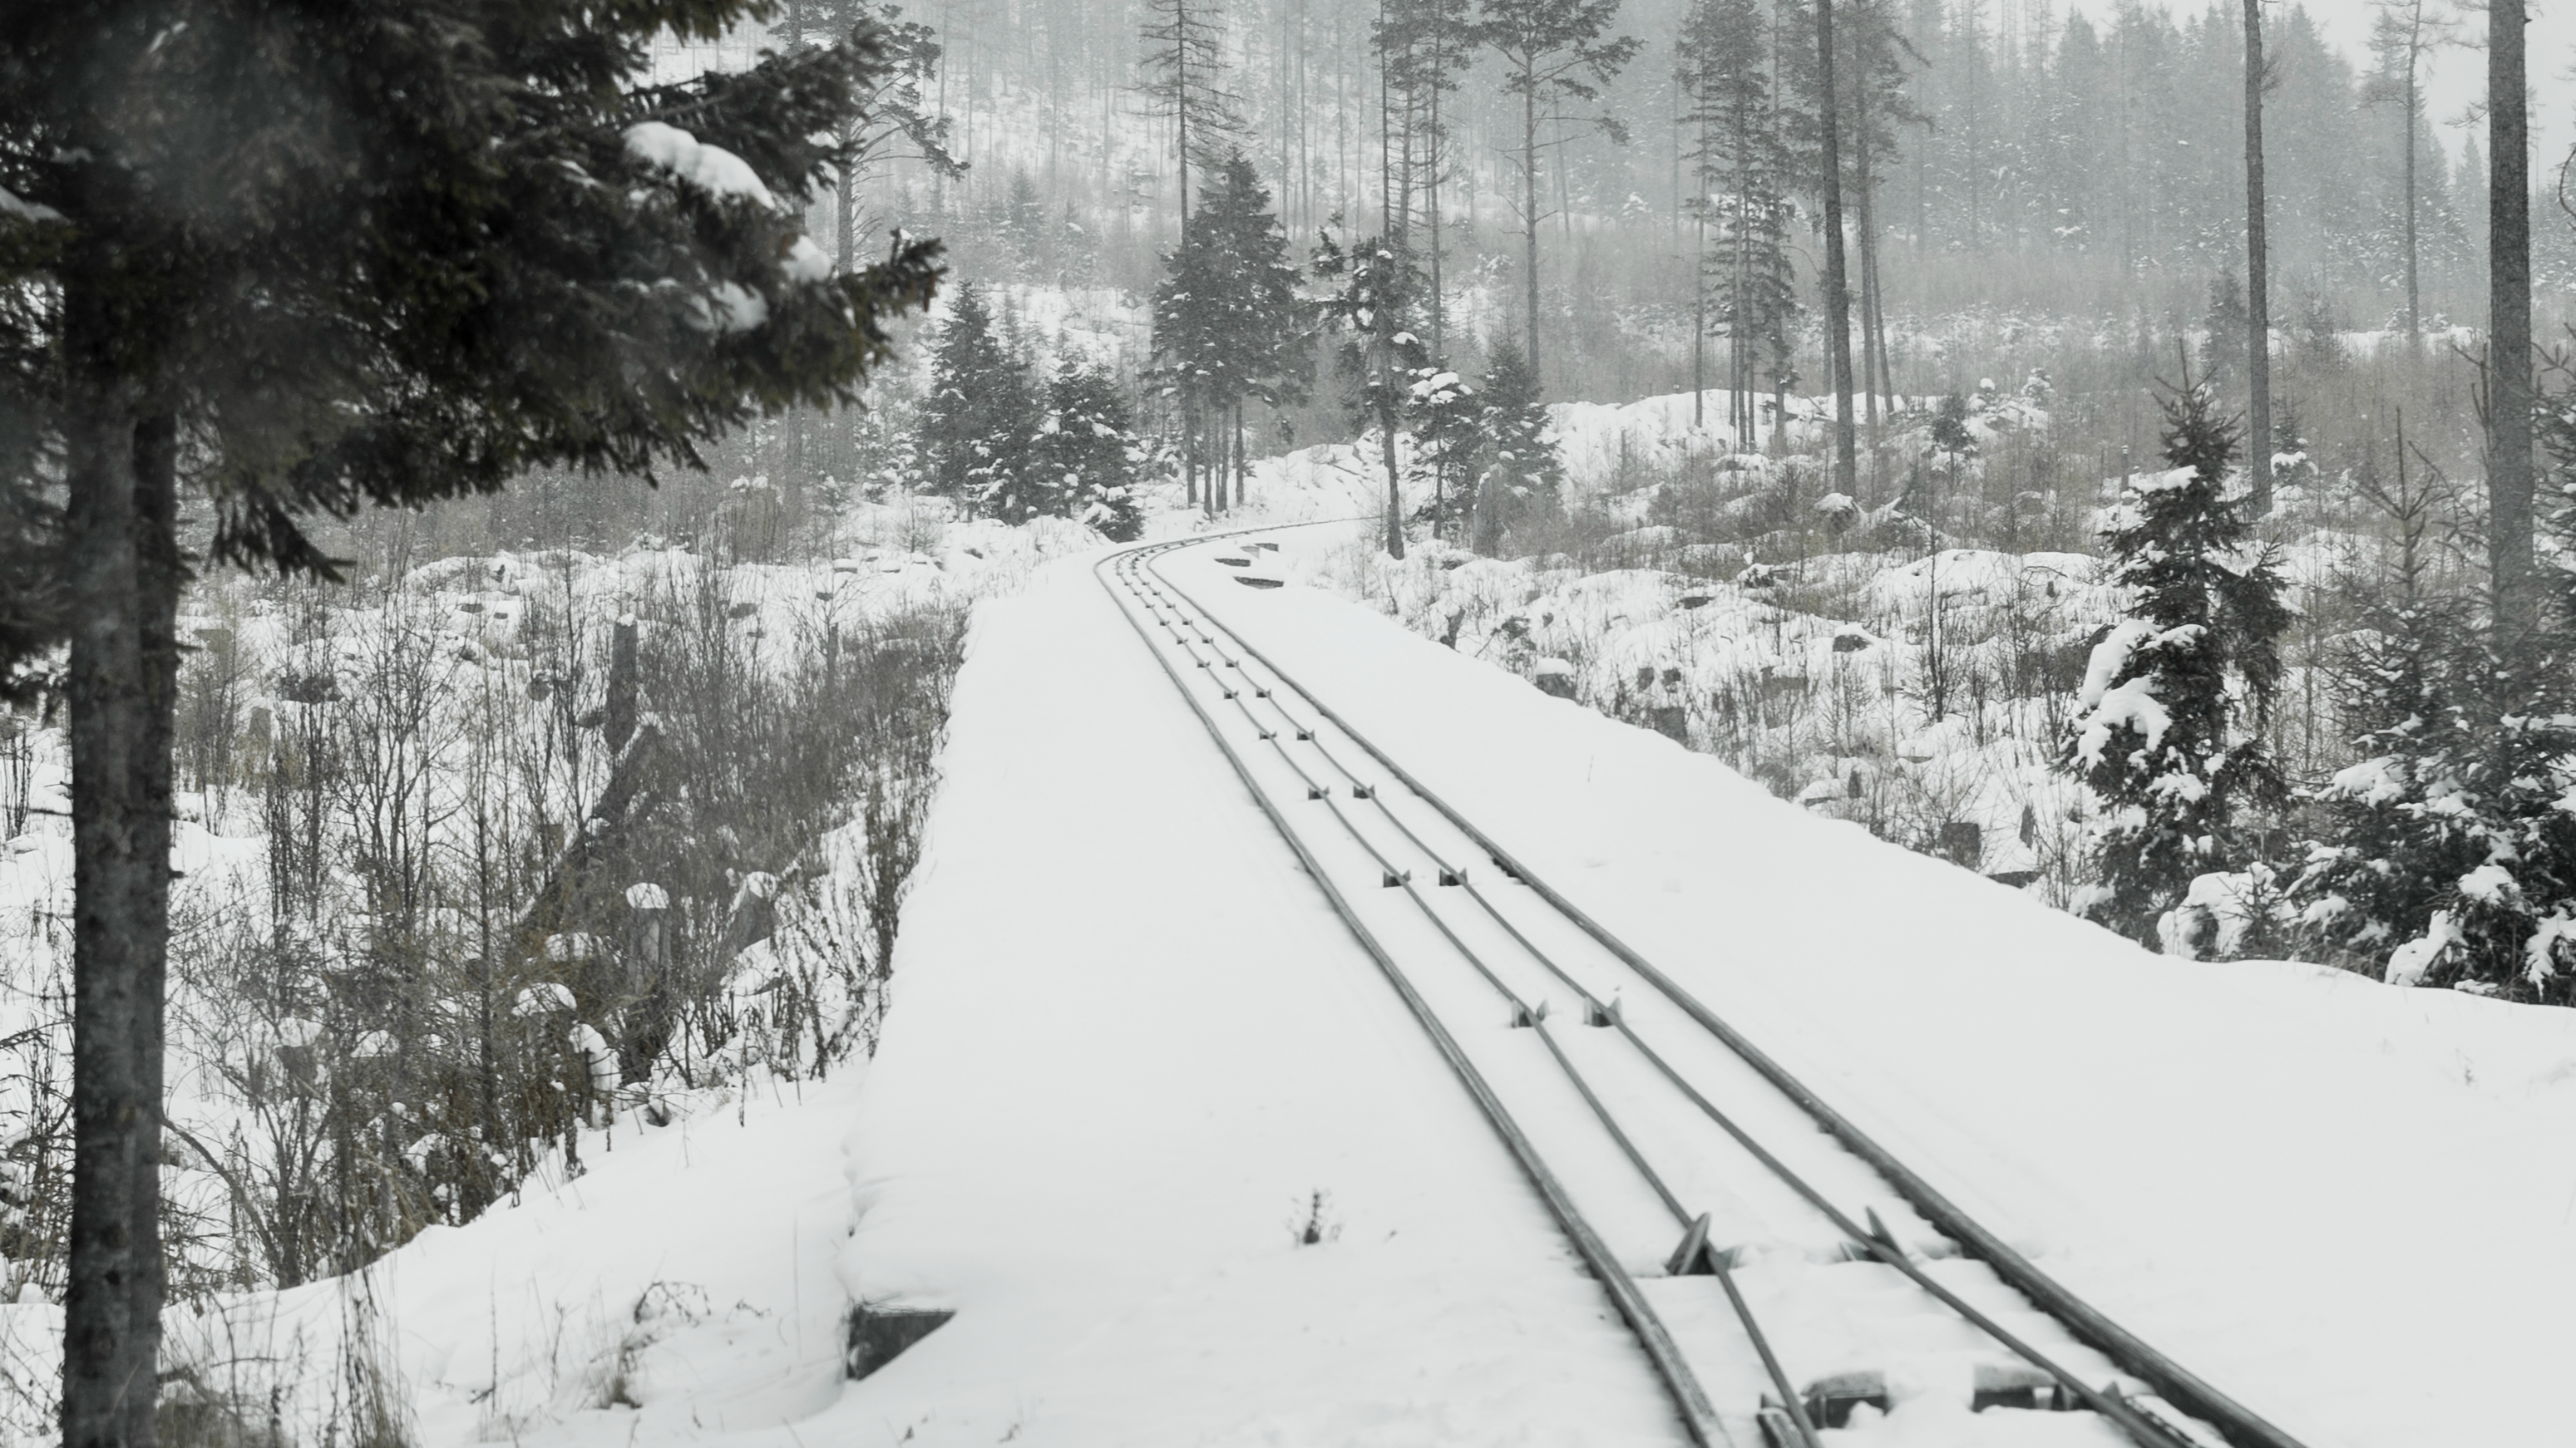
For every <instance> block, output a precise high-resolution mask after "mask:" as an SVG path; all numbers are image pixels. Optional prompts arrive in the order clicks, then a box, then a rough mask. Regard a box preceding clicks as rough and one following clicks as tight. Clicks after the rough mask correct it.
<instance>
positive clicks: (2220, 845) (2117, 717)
mask: <svg viewBox="0 0 2576 1448" xmlns="http://www.w3.org/2000/svg"><path fill="white" fill-rule="evenodd" d="M2163 407H2164V415H2165V431H2164V444H2165V461H2166V462H2167V463H2168V464H2169V465H2170V466H2171V467H2172V468H2174V469H2175V470H2176V471H2174V472H2169V473H2161V474H2146V475H2142V476H2140V477H2138V478H2137V479H2135V480H2134V481H2132V482H2131V484H2130V485H2129V487H2128V489H2127V494H2126V496H2125V498H2124V499H2123V501H2122V506H2121V507H2120V508H2119V509H2118V510H2117V512H2116V513H2115V514H2114V515H2113V519H2112V523H2111V526H2110V527H2109V528H2108V529H2107V530H2106V531H2105V532H2104V534H2103V542H2104V544H2105V545H2106V547H2107V548H2108V550H2109V553H2110V557H2111V578H2112V581H2113V583H2114V584H2115V585H2116V586H2117V587H2118V589H2119V590H2120V593H2121V596H2122V597H2123V599H2124V600H2125V601H2126V609H2127V613H2128V618H2127V619H2126V620H2125V621H2123V622H2122V623H2120V624H2119V625H2117V626H2116V627H2114V628H2113V629H2112V631H2111V634H2110V636H2109V637H2108V638H2106V639H2105V640H2103V642H2102V643H2101V644H2100V645H2099V646H2098V647H2096V648H2095V649H2094V651H2093V658H2092V665H2091V667H2090V668H2089V669H2088V670H2087V671H2086V675H2085V680H2084V689H2083V694H2082V696H2081V700H2080V702H2081V705H2082V713H2081V714H2080V715H2079V716H2078V717H2077V718H2076V720H2075V721H2074V724H2073V728H2072V729H2071V731H2070V733H2069V735H2068V738H2067V740H2066V744H2065V747H2064V750H2063V752H2062V753H2061V754H2060V756H2059V759H2058V767H2059V768H2060V769H2061V770H2063V771H2064V772H2066V773H2069V774H2072V775H2074V776H2076V777H2077V778H2080V779H2082V780H2083V781H2084V783H2085V784H2087V785H2089V786H2091V788H2092V790H2093V792H2094V793H2095V794H2096V795H2097V796H2099V798H2100V800H2101V802H2102V805H2103V821H2102V824H2101V825H2100V827H2099V829H2098V832H2097V834H2096V838H2095V858H2096V871H2097V883H2096V884H2094V885H2093V886H2092V887H2091V888H2090V889H2089V890H2088V891H2087V892H2086V895H2085V897H2084V898H2083V899H2082V900H2080V901H2079V902H2078V910H2079V912H2080V913H2082V914H2085V915H2089V916H2091V917H2092V918H2094V919H2096V920H2099V921H2100V922H2102V923H2103V924H2105V925H2107V926H2109V927H2110V928H2112V929H2114V930H2117V931H2119V932H2120V933H2121V934H2123V935H2126V936H2129V937H2130V938H2131V939H2134V940H2137V941H2140V942H2142V943H2145V944H2149V945H2154V944H2158V943H2160V931H2159V926H2160V923H2161V921H2162V920H2163V917H2164V916H2165V914H2166V912H2168V911H2170V910H2172V909H2173V908H2174V907H2175V906H2177V905H2179V904H2180V903H2182V900H2183V897H2184V895H2185V894H2186V893H2187V892H2188V891H2189V890H2190V888H2191V882H2192V881H2193V879H2195V878H2196V877H2198V876H2200V875H2203V874H2206V873H2209V872H2212V871H2220V870H2229V869H2234V868H2240V867H2242V866H2243V865H2245V864H2247V863H2249V862H2250V861H2251V858H2252V852H2251V851H2250V849H2249V848H2248V842H2247V840H2246V839H2245V838H2244V835H2243V832H2242V830H2241V828H2240V827H2241V825H2242V824H2243V822H2244V820H2245V818H2246V817H2247V816H2248V815H2259V814H2260V813H2263V812H2266V811H2269V810H2272V809H2274V808H2276V807H2277V806H2278V805H2279V804H2280V803H2281V801H2282V799H2283V796H2284V790H2283V786H2282V781H2281V774H2280V770H2279V768H2278V766H2277V765H2276V764H2275V763H2274V761H2273V759H2272V756H2271V754H2270V752H2269V751H2268V750H2267V749H2266V748H2265V746H2264V743H2263V733H2264V726H2265V724H2266V722H2267V720H2268V717H2269V714H2270V710H2271V706H2272V700H2273V696H2274V694H2275V692H2276V691H2277V689H2278V687H2279V684H2280V675H2281V663H2280V656H2279V653H2278V651H2277V648H2276V645H2275V640H2277V639H2278V638H2279V637H2280V635H2281V632H2282V630H2283V629H2285V628H2286V627H2287V626H2288V624H2289V619H2290V610H2289V606H2288V605H2287V604H2286V603H2285V602H2284V601H2283V600H2282V597H2281V594H2282V588H2283V584H2282V579H2281V576H2280V572H2279V569H2278V568H2277V566H2276V562H2275V559H2274V556H2273V553H2272V551H2271V550H2270V549H2269V548H2267V547H2264V546H2262V545H2259V544H2258V543H2256V542H2255V540H2254V536H2253V526H2252V521H2251V520H2250V519H2249V518H2248V517H2247V516H2246V513H2245V505H2244V503H2243V502H2242V501H2241V500H2239V499H2237V498H2233V497H2230V496H2228V493H2227V491H2226V484H2227V480H2228V477H2229V470H2230V465H2231V464H2232V463H2233V462H2234V460H2235V457H2236V449H2237V442H2238V432H2237V429H2236V426H2235V425H2234V424H2233V423H2231V422H2229V421H2227V420H2226V419H2224V418H2222V417H2221V416H2219V414H2218V411H2217V404H2216V400H2215V397H2214V395H2213V393H2212V391H2211V389H2210V387H2209V386H2208V384H2206V383H2201V384H2197V385H2195V384H2193V383H2191V382H2190V381H2189V379H2188V378H2186V379H2185V383H2184V386H2183V389H2182V390H2181V391H2180V392H2179V393H2177V394H2175V395H2173V396H2170V397H2167V398H2165V399H2164V400H2163Z"/></svg>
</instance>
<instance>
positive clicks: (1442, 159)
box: [1369, 0, 1476, 356]
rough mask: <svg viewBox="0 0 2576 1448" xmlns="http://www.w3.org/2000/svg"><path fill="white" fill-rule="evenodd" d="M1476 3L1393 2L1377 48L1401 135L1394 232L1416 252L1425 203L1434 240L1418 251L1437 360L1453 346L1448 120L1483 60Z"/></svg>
mask: <svg viewBox="0 0 2576 1448" xmlns="http://www.w3.org/2000/svg"><path fill="white" fill-rule="evenodd" d="M1469 11H1470V5H1469V0H1386V3H1384V4H1381V5H1380V6H1379V7H1378V14H1377V19H1376V20H1375V22H1374V23H1373V24H1372V25H1371V27H1370V31H1369V42H1370V44H1371V46H1372V47H1373V48H1374V49H1375V50H1376V52H1377V55H1378V66H1379V71H1378V73H1379V75H1380V77H1381V78H1382V80H1383V83H1384V86H1385V89H1386V94H1387V97H1388V100H1387V110H1388V112H1389V114H1388V116H1387V117H1386V119H1387V122H1388V126H1389V128H1390V129H1391V130H1392V131H1393V135H1392V136H1390V137H1388V138H1386V140H1385V144H1386V146H1387V147H1388V155H1387V160H1386V167H1387V170H1388V172H1389V175H1388V176H1387V177H1386V178H1385V180H1386V181H1387V182H1388V183H1391V184H1387V185H1386V186H1385V191H1386V210H1387V218H1386V227H1387V231H1388V232H1389V234H1391V235H1394V236H1396V237H1399V238H1401V239H1403V241H1404V242H1405V244H1406V245H1407V246H1409V247H1410V246H1413V245H1414V243H1413V224H1414V198H1415V196H1416V195H1417V194H1418V195H1419V196H1420V197H1421V215H1422V221H1423V224H1424V226H1425V227H1426V229H1427V230H1428V233H1429V234H1428V236H1427V238H1426V240H1425V241H1424V242H1423V244H1422V245H1420V246H1418V247H1414V249H1415V250H1417V251H1418V252H1420V253H1421V255H1422V256H1423V257H1424V258H1426V260H1427V261H1428V263H1429V270H1430V291H1429V293H1428V295H1429V299H1430V314H1431V352H1432V355H1433V356H1440V355H1443V354H1444V353H1445V351H1446V349H1447V346H1448V313H1447V310H1446V308H1445V307H1443V305H1442V303H1441V275H1440V264H1441V245H1440V242H1441V220H1440V183H1441V182H1442V181H1444V180H1446V179H1447V177H1448V174H1449V170H1450V168H1451V167H1452V166H1453V165H1454V164H1455V162H1454V160H1453V157H1452V155H1451V149H1450V144H1449V142H1450V126H1449V119H1448V115H1447V113H1446V109H1445V108H1446V105H1447V101H1448V97H1449V93H1450V92H1452V91H1455V90H1456V89H1457V88H1458V83H1459V81H1460V80H1461V79H1463V78H1464V77H1465V75H1466V73H1467V70H1468V67H1469V66H1471V65H1473V64H1474V62H1475V59H1476V27H1475V25H1474V23H1473V21H1472V19H1471V18H1470V14H1469Z"/></svg>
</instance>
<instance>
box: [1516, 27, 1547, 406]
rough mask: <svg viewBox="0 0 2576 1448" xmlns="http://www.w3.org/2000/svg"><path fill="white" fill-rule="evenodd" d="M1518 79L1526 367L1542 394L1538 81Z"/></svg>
mask: <svg viewBox="0 0 2576 1448" xmlns="http://www.w3.org/2000/svg"><path fill="white" fill-rule="evenodd" d="M1522 78H1523V79H1524V80H1526V81H1528V85H1527V86H1526V87H1525V88H1524V89H1523V90H1522V91H1521V222H1522V224H1523V226H1524V228H1525V229H1524V230H1523V232H1522V233H1521V235H1522V237H1523V240H1524V250H1523V253H1522V265H1523V270H1525V271H1526V272H1527V273H1528V278H1527V280H1528V283H1529V368H1530V377H1531V378H1532V380H1534V381H1536V382H1537V383H1538V385H1539V391H1540V394H1541V395H1542V396H1544V395H1545V394H1546V391H1547V373H1546V372H1545V371H1544V370H1542V369H1541V368H1540V366H1539V352H1538V81H1537V79H1536V77H1534V76H1529V75H1527V74H1526V73H1524V75H1523V77H1522Z"/></svg>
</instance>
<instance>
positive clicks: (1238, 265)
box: [1154, 152, 1308, 513]
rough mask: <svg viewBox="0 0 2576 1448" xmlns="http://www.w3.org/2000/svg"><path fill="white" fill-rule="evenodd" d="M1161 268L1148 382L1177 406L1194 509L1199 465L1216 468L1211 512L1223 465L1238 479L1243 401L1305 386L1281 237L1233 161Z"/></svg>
mask: <svg viewBox="0 0 2576 1448" xmlns="http://www.w3.org/2000/svg"><path fill="white" fill-rule="evenodd" d="M1164 265H1165V269H1166V270H1165V275H1164V279H1163V283H1162V285H1161V286H1159V287H1157V288H1155V291H1154V358H1155V366H1154V375H1155V377H1156V379H1157V380H1158V382H1159V383H1160V385H1161V386H1162V387H1163V389H1164V390H1165V392H1166V394H1167V395H1169V396H1171V397H1172V398H1173V399H1174V400H1175V401H1176V402H1177V403H1178V404H1179V407H1180V412H1181V416H1182V425H1183V428H1184V446H1183V459H1184V461H1183V466H1184V468H1185V470H1186V471H1187V472H1188V473H1189V475H1190V479H1191V486H1192V488H1193V490H1194V495H1193V501H1197V498H1196V496H1195V489H1196V487H1197V479H1198V473H1199V470H1200V464H1201V463H1202V462H1203V461H1207V460H1211V459H1213V460H1214V461H1215V462H1216V466H1215V467H1214V468H1213V469H1212V470H1210V472H1209V475H1208V479H1207V492H1206V502H1207V506H1208V511H1209V512H1210V513H1214V512H1216V511H1218V510H1219V509H1220V508H1222V507H1223V506H1224V505H1225V476H1226V473H1227V471H1228V469H1227V466H1226V460H1227V459H1228V458H1229V457H1230V458H1231V459H1232V469H1233V471H1234V473H1235V474H1236V476H1237V477H1238V479H1239V478H1240V476H1241V474H1242V473H1243V471H1244V470H1245V460H1244V458H1243V456H1242V449H1241V447H1240V446H1237V445H1234V444H1235V443H1236V440H1237V439H1239V436H1240V432H1241V425H1242V410H1243V404H1244V401H1245V400H1246V399H1247V398H1252V399H1257V400H1259V401H1262V402H1266V403H1269V404H1271V405H1272V406H1278V405H1281V404H1283V403H1286V402H1289V401H1292V400H1295V399H1296V398H1298V397H1301V396H1303V394H1304V391H1305V386H1306V381H1307V367H1308V364H1307V359H1306V352H1305V339H1306V323H1305V318H1306V307H1305V303H1304V302H1303V301H1302V300H1301V299H1300V298H1299V297H1298V294H1297V271H1296V268H1295V267H1294V266H1292V265H1290V264H1289V261H1288V237H1287V234H1286V233H1285V232H1284V231H1282V230H1281V229H1280V226H1279V218H1278V216H1277V215H1276V214H1275V213H1274V212H1273V211H1272V210H1271V209H1270V193H1269V191H1268V190H1267V189H1265V188H1264V187H1263V186H1262V185H1261V180H1260V177H1259V176H1258V175H1256V174H1255V173H1254V171H1253V169H1252V163H1251V162H1249V161H1247V160H1245V159H1244V157H1243V155H1242V153H1241V152H1235V153H1233V154H1231V155H1229V156H1228V157H1227V158H1226V159H1225V161H1224V163H1223V165H1222V166H1220V167H1219V168H1218V171H1217V174H1216V177H1215V179H1214V181H1213V183H1212V184H1211V185H1210V186H1209V187H1208V188H1207V189H1206V190H1205V191H1204V192H1202V194H1201V196H1200V204H1199V209H1198V211H1197V212H1196V213H1195V214H1193V215H1192V216H1191V217H1190V219H1189V223H1188V225H1187V227H1186V228H1185V229H1184V233H1183V245H1182V246H1181V247H1180V248H1179V249H1178V250H1176V251H1174V252H1173V253H1172V254H1171V255H1170V256H1168V257H1166V258H1164ZM1230 432H1231V435H1230Z"/></svg>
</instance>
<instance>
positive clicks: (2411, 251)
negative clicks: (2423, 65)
mask: <svg viewBox="0 0 2576 1448" xmlns="http://www.w3.org/2000/svg"><path fill="white" fill-rule="evenodd" d="M2422 107H2423V95H2422V92H2421V90H2420V89H2419V88H2418V86H2417V84H2416V79H2415V37H2414V33H2413V32H2412V31H2409V32H2408V33H2407V38H2406V355H2407V357H2408V358H2410V359H2411V358H2413V357H2414V356H2415V352H2416V348H2417V344H2418V343H2419V342H2420V340H2421V339H2422V337H2423V335H2424V293H2423V290H2422V288H2421V287H2420V286H2419V285H2418V284H2417V279H2416V271H2415V256H2416V247H2415V242H2416V221H2415V195H2416V192H2415V126H2416V122H2417V121H2418V120H2419V119H2420V118H2421V116H2422Z"/></svg>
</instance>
